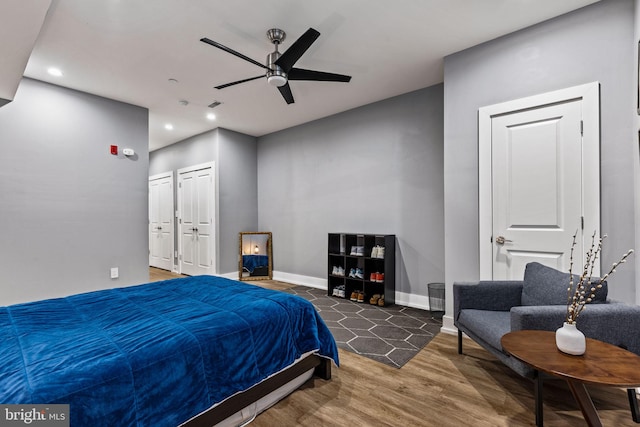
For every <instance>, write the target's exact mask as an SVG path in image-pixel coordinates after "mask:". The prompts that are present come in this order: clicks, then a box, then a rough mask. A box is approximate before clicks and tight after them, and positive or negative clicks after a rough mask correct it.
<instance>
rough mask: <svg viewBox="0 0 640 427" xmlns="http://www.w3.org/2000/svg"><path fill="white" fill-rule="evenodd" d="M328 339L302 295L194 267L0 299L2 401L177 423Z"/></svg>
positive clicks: (79, 417) (88, 419) (111, 418)
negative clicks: (138, 280)
mask: <svg viewBox="0 0 640 427" xmlns="http://www.w3.org/2000/svg"><path fill="white" fill-rule="evenodd" d="M310 351H317V352H318V353H319V354H320V355H322V356H325V357H329V358H331V359H333V360H334V361H335V363H336V364H338V354H337V348H336V344H335V341H334V339H333V337H332V335H331V333H330V332H329V330H328V328H327V327H326V325H325V324H324V322H323V321H322V319H321V318H320V316H319V315H318V314H317V312H316V310H315V308H314V307H313V305H312V304H311V303H309V302H308V301H306V300H304V299H302V298H300V297H297V296H293V295H289V294H286V293H283V292H278V291H272V290H268V289H263V288H260V287H257V286H253V285H248V284H244V283H240V282H236V281H233V280H228V279H224V278H220V277H212V276H198V277H189V278H184V279H174V280H167V281H164V282H156V283H149V284H145V285H140V286H132V287H126V288H118V289H109V290H104V291H97V292H90V293H86V294H79V295H73V296H70V297H66V298H59V299H50V300H45V301H39V302H33V303H26V304H18V305H13V306H9V307H0V403H26V404H36V403H44V404H53V403H66V404H70V405H71V406H70V411H71V425H72V426H103V425H104V426H116V425H117V426H175V425H178V424H180V423H182V422H184V421H186V420H188V419H189V418H191V417H193V416H194V415H197V414H198V413H200V412H202V411H204V410H206V409H208V408H209V407H211V406H212V405H214V404H216V403H218V402H220V401H222V400H224V399H225V398H227V397H229V396H231V395H233V394H234V393H236V392H239V391H241V390H245V389H247V388H249V387H251V386H253V385H255V384H257V383H258V382H260V381H261V380H264V379H265V378H267V377H268V376H270V375H272V374H274V373H276V372H278V371H280V370H282V369H284V368H286V367H288V366H290V365H291V364H292V363H293V362H294V361H295V360H296V359H298V358H299V357H300V356H301V355H302V354H304V353H307V352H310Z"/></svg>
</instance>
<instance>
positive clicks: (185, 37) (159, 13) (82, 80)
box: [0, 0, 596, 150]
mask: <svg viewBox="0 0 640 427" xmlns="http://www.w3.org/2000/svg"><path fill="white" fill-rule="evenodd" d="M6 1H7V0H3V2H6ZM49 1H50V0H10V1H8V3H5V4H4V5H3V8H5V9H8V8H11V9H14V10H13V12H14V13H13V14H11V13H9V14H7V13H3V14H2V16H4V18H0V29H2V28H5V29H8V30H10V31H11V32H12V34H13V35H14V37H17V36H16V35H18V36H21V33H20V32H21V31H24V29H23V27H25V25H24V24H25V23H24V20H25V18H24V17H22V16H21V15H20V14H18V13H17V10H15V8H21V10H22V8H23V7H24V6H22V5H24V4H29V3H33V4H40V5H42V4H47V3H49ZM595 1H596V0H563V1H558V0H482V1H479V0H396V1H393V2H391V1H389V0H322V1H320V0H316V1H310V0H307V1H301V0H260V1H256V0H233V1H229V0H153V1H151V0H51V6H50V8H49V11H48V14H47V16H46V19H45V21H44V24H43V25H42V28H41V31H40V34H39V35H38V38H37V40H36V42H35V46H34V48H33V51H32V53H31V55H30V57H29V61H28V64H27V66H26V70H24V75H25V76H27V77H31V78H34V79H38V80H42V81H46V82H51V83H55V84H57V85H61V86H65V87H69V88H73V89H77V90H81V91H84V92H88V93H92V94H96V95H100V96H104V97H108V98H112V99H116V100H119V101H123V102H127V103H131V104H134V105H139V106H142V107H146V108H148V109H149V147H150V149H151V150H154V149H157V148H160V147H163V146H166V145H169V144H171V143H174V142H177V141H180V140H182V139H185V138H187V137H189V136H192V135H196V134H199V133H202V132H205V131H208V130H210V129H214V128H216V127H224V128H226V129H231V130H234V131H238V132H242V133H245V134H248V135H253V136H260V135H264V134H268V133H271V132H274V131H277V130H281V129H285V128H288V127H291V126H294V125H298V124H301V123H305V122H308V121H311V120H315V119H319V118H322V117H326V116H329V115H332V114H335V113H339V112H341V111H345V110H348V109H351V108H354V107H358V106H361V105H365V104H368V103H371V102H375V101H379V100H382V99H385V98H389V97H391V96H395V95H400V94H403V93H407V92H410V91H413V90H417V89H421V88H424V87H428V86H431V85H433V84H436V83H439V82H442V80H443V57H444V56H446V55H448V54H451V53H454V52H457V51H460V50H463V49H466V48H468V47H471V46H474V45H477V44H479V43H482V42H485V41H488V40H491V39H494V38H496V37H499V36H501V35H504V34H508V33H510V32H513V31H515V30H518V29H521V28H524V27H527V26H530V25H532V24H535V23H538V22H541V21H544V20H546V19H549V18H551V17H554V16H558V15H560V14H563V13H566V12H569V11H571V10H574V9H577V8H580V7H583V6H585V5H588V4H591V3H594V2H595ZM18 3H19V4H20V6H18V5H17V4H18ZM4 12H6V10H5V11H4ZM35 15H36V13H35V12H34V18H33V21H34V22H37V19H36V17H35ZM5 21H6V22H5ZM274 27H276V28H280V29H282V30H284V31H285V32H286V33H287V39H286V40H285V41H284V43H283V44H282V46H281V48H280V51H281V52H283V51H285V50H286V49H287V48H288V47H289V46H290V45H291V43H292V42H293V41H295V40H296V39H297V38H298V37H299V36H300V35H302V33H304V32H305V31H306V30H307V29H308V28H309V27H313V28H315V29H316V30H318V31H319V32H320V33H321V35H320V37H319V38H318V40H317V41H316V42H315V43H314V44H313V45H312V46H311V48H310V49H309V50H308V51H307V52H306V53H305V54H304V55H303V56H302V58H301V59H300V60H299V61H298V62H297V63H296V67H299V68H307V69H314V70H321V71H329V72H334V73H339V74H347V75H351V76H352V77H353V78H352V80H351V82H350V83H330V82H304V81H293V82H291V83H290V85H291V89H292V91H293V96H294V98H295V103H294V104H291V105H287V104H286V103H285V102H284V100H283V99H282V97H281V95H280V93H279V92H278V90H277V89H276V88H274V87H271V86H269V85H268V84H267V82H266V80H263V79H258V80H254V81H251V82H247V83H244V84H240V85H237V86H233V87H229V88H226V89H222V90H217V89H214V86H217V85H220V84H223V83H228V82H231V81H235V80H240V79H242V78H248V77H253V76H257V75H260V74H263V69H262V68H259V67H258V66H256V65H254V64H251V63H249V62H246V61H243V60H241V59H239V58H237V57H235V56H233V55H231V54H229V53H226V52H223V51H221V50H219V49H216V48H214V47H212V46H209V45H206V44H204V43H202V42H200V41H199V40H200V39H201V38H202V37H208V38H210V39H212V40H215V41H217V42H219V43H222V44H223V45H225V46H228V47H230V48H232V49H234V50H236V51H239V52H241V53H243V54H245V55H246V56H248V57H250V58H253V59H255V60H257V61H258V62H261V63H264V62H265V59H266V55H267V54H268V53H269V52H271V51H272V50H273V45H271V44H270V42H269V41H268V40H267V38H266V35H265V33H266V31H267V30H268V29H270V28H274ZM10 40H11V38H9V39H7V38H3V44H4V45H5V46H4V47H2V46H0V53H1V54H2V58H3V61H5V58H6V59H7V60H6V61H5V64H9V63H10V62H11V61H10V59H12V58H14V56H15V57H17V56H19V55H20V54H22V55H23V56H24V49H25V48H23V49H22V52H17V53H15V52H13V51H12V50H10V49H8V47H7V46H8V45H10V44H11V42H10ZM14 62H15V63H18V62H19V61H17V60H15V61H14ZM50 66H56V67H59V68H60V69H61V70H62V71H63V73H64V75H63V76H62V77H58V78H56V77H53V76H51V75H49V74H48V73H47V68H48V67H50ZM1 67H2V65H0V68H1ZM5 67H8V65H5ZM0 77H3V75H2V74H0ZM169 79H176V80H177V81H178V82H177V83H172V82H170V81H169ZM181 100H186V101H188V103H189V104H188V105H186V106H183V105H181V104H180V103H179V101H181ZM213 101H220V102H222V105H220V106H218V107H216V108H215V109H214V110H211V109H209V108H208V107H207V105H209V104H210V103H212V102H213ZM210 111H212V112H214V113H215V114H216V116H217V118H216V120H215V121H209V120H207V119H206V118H205V114H206V113H207V112H210ZM165 123H172V124H173V126H174V129H173V130H172V131H167V130H165V129H164V124H165Z"/></svg>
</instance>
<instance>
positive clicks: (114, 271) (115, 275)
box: [111, 267, 118, 279]
mask: <svg viewBox="0 0 640 427" xmlns="http://www.w3.org/2000/svg"><path fill="white" fill-rule="evenodd" d="M111 278H112V279H117V278H118V267H111Z"/></svg>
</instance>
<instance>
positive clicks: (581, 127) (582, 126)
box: [580, 120, 584, 136]
mask: <svg viewBox="0 0 640 427" xmlns="http://www.w3.org/2000/svg"><path fill="white" fill-rule="evenodd" d="M580 136H584V121H582V120H580Z"/></svg>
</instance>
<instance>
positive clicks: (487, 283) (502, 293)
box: [453, 280, 522, 319]
mask: <svg viewBox="0 0 640 427" xmlns="http://www.w3.org/2000/svg"><path fill="white" fill-rule="evenodd" d="M521 298H522V281H521V280H499V281H491V280H483V281H480V282H466V283H463V282H456V283H454V284H453V311H454V312H453V314H454V319H458V316H459V315H460V310H464V309H475V310H490V311H509V310H510V309H511V307H514V306H517V305H520V300H521Z"/></svg>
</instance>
